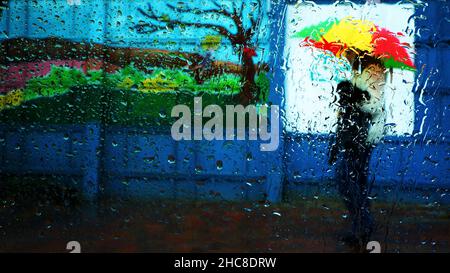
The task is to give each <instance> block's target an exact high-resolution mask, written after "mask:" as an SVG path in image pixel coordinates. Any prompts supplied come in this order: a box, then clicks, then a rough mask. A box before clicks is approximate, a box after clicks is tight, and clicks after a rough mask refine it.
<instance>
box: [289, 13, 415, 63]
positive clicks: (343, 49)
mask: <svg viewBox="0 0 450 273" xmlns="http://www.w3.org/2000/svg"><path fill="white" fill-rule="evenodd" d="M399 36H404V35H403V34H402V33H394V32H392V31H389V30H387V29H385V28H381V27H379V26H377V25H375V24H374V23H373V22H371V21H367V20H358V19H354V18H352V17H346V18H344V19H342V20H337V19H328V20H327V21H324V22H321V23H319V24H317V25H313V26H309V27H306V28H304V29H302V30H301V31H299V32H297V33H295V34H294V36H293V37H294V38H304V39H305V45H307V46H313V47H316V48H319V49H322V50H326V51H330V52H332V53H333V54H334V55H335V56H337V57H339V58H340V57H342V56H344V57H347V58H349V56H350V55H352V54H348V53H349V51H352V52H354V53H356V55H358V56H361V55H364V54H368V55H370V56H373V57H376V58H379V59H381V60H382V61H383V63H384V65H385V67H386V68H400V69H406V70H413V71H414V70H415V69H416V67H415V66H414V63H413V61H412V59H411V57H410V55H409V53H408V51H407V49H410V48H411V46H410V45H409V44H407V43H402V42H400V40H399V38H398V37H399ZM353 55H354V54H353ZM349 61H351V60H349Z"/></svg>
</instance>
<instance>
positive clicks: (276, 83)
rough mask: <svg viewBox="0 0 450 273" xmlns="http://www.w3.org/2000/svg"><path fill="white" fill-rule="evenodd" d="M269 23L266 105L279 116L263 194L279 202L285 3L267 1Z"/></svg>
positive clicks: (282, 173) (283, 0)
mask: <svg viewBox="0 0 450 273" xmlns="http://www.w3.org/2000/svg"><path fill="white" fill-rule="evenodd" d="M268 2H269V3H270V11H269V22H270V41H269V42H270V52H271V54H270V57H269V66H270V68H271V71H270V73H271V75H270V78H271V83H270V95H269V101H270V103H271V104H272V105H278V106H279V107H280V113H278V114H279V115H278V116H279V121H278V122H279V124H278V126H279V128H280V133H279V136H278V137H279V147H278V150H276V151H274V152H269V153H271V155H270V156H269V157H268V158H270V161H271V162H270V163H271V164H272V165H273V168H269V170H268V172H269V173H268V174H267V184H266V194H267V199H268V200H269V201H270V202H279V201H281V198H282V191H283V182H284V180H285V179H284V173H285V171H284V168H283V166H284V160H283V158H284V124H283V122H282V120H283V119H284V105H283V101H284V96H285V89H284V73H283V71H282V69H281V67H282V62H283V59H284V58H283V55H284V44H285V32H286V24H285V16H286V7H287V3H286V1H285V0H269V1H268Z"/></svg>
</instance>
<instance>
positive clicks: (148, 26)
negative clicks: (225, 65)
mask: <svg viewBox="0 0 450 273" xmlns="http://www.w3.org/2000/svg"><path fill="white" fill-rule="evenodd" d="M211 3H212V5H213V7H211V8H191V7H188V6H186V5H185V4H178V5H177V6H174V5H172V4H170V3H166V4H165V6H166V7H167V8H168V9H169V10H170V11H171V13H170V14H160V13H157V12H156V11H155V7H154V5H152V4H148V6H147V9H146V10H144V9H141V8H140V9H139V12H140V13H141V14H142V15H144V17H145V18H146V21H141V22H139V23H138V24H137V25H136V26H135V28H136V30H137V32H138V33H141V34H152V33H156V32H159V31H167V30H174V29H175V28H177V27H180V28H188V27H190V28H202V29H209V30H211V31H214V32H216V33H218V35H221V36H223V37H224V38H226V39H228V40H229V41H230V43H231V45H232V46H233V49H234V50H235V52H236V53H237V54H238V56H239V59H240V63H241V65H242V69H241V79H242V90H241V92H240V94H239V100H240V102H241V103H242V104H249V103H250V102H252V101H255V100H257V99H258V97H259V93H260V90H259V89H258V87H257V85H256V84H255V76H256V71H257V69H256V67H255V63H254V61H253V57H255V56H256V47H257V46H258V45H257V44H258V34H259V30H260V27H261V20H262V18H263V5H262V0H240V2H239V1H236V0H232V1H231V3H230V1H228V3H229V5H225V4H224V3H222V4H221V3H218V2H217V1H212V2H211ZM208 14H210V15H215V16H218V17H220V18H221V19H217V20H215V22H217V23H211V22H205V15H208ZM183 15H191V17H194V18H195V19H194V20H185V19H180V18H184V17H186V16H183ZM218 17H216V18H218ZM228 21H229V22H230V23H231V25H230V24H228ZM221 22H222V24H221ZM224 22H225V23H224ZM225 24H227V26H225Z"/></svg>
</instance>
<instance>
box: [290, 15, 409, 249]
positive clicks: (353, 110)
mask: <svg viewBox="0 0 450 273" xmlns="http://www.w3.org/2000/svg"><path fill="white" fill-rule="evenodd" d="M399 35H401V34H394V33H393V32H391V31H389V30H386V29H384V28H380V27H378V26H377V25H375V24H374V23H373V22H370V21H363V20H357V19H354V18H351V17H347V18H344V19H342V20H336V19H333V20H328V21H325V22H322V23H320V24H318V25H315V26H311V27H307V28H305V29H303V30H302V31H300V32H298V33H296V34H295V37H299V38H305V39H304V42H303V43H302V44H301V46H311V47H314V48H318V49H320V50H323V51H325V52H327V53H331V54H333V55H334V56H336V57H338V58H343V59H344V60H346V61H348V62H349V63H350V66H351V67H352V78H351V80H346V81H342V82H340V83H339V84H338V86H337V95H338V97H339V100H338V106H339V111H338V121H337V129H336V135H335V137H334V138H332V141H331V143H330V150H329V160H328V163H329V164H330V165H332V164H336V165H337V172H336V173H337V176H336V181H337V188H338V191H339V194H340V195H341V197H342V199H343V201H344V204H345V206H346V208H347V210H348V211H349V215H350V219H351V221H352V233H351V234H350V235H349V236H346V237H345V238H344V241H345V242H346V243H347V244H349V245H350V246H351V247H354V249H355V250H356V251H358V252H362V251H365V247H366V245H367V243H368V242H369V241H370V237H371V235H372V233H373V231H374V220H373V217H372V215H371V212H370V199H369V194H370V192H369V190H370V189H369V182H368V173H369V162H370V157H371V154H372V151H373V149H374V147H375V145H376V144H377V143H378V142H379V141H380V140H381V139H382V137H383V135H384V125H385V117H386V114H385V107H384V86H385V83H386V78H387V73H386V72H387V71H388V70H390V72H391V75H392V69H394V68H401V69H408V70H415V67H414V64H413V62H412V60H411V58H410V56H409V54H408V52H407V51H406V48H407V47H408V45H407V44H404V43H400V41H399V39H398V38H397V36H399Z"/></svg>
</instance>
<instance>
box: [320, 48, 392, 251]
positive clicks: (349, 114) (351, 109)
mask: <svg viewBox="0 0 450 273" xmlns="http://www.w3.org/2000/svg"><path fill="white" fill-rule="evenodd" d="M357 62H359V63H358V64H356V66H359V70H361V68H363V69H364V70H363V71H362V72H361V71H360V72H355V73H356V75H358V76H357V79H353V80H352V82H350V81H343V82H341V83H339V84H338V86H337V94H338V95H339V101H338V104H339V114H338V122H337V130H336V135H335V137H334V138H332V143H331V144H330V150H329V162H328V163H329V164H330V165H331V164H334V163H336V165H337V169H336V180H337V188H338V192H339V194H340V195H341V196H342V198H343V201H344V204H345V206H346V208H347V209H348V211H349V216H350V219H351V221H352V234H351V235H348V236H346V237H345V238H344V241H345V242H346V243H347V244H348V245H350V246H351V247H354V248H355V250H356V251H359V252H361V251H365V247H366V245H367V243H368V242H369V240H370V236H371V235H372V233H373V231H374V220H373V217H372V215H371V212H370V200H369V182H368V172H369V161H370V157H371V154H372V151H373V149H374V147H375V145H374V143H376V141H377V140H378V139H380V135H377V136H374V135H376V134H380V132H379V131H380V130H374V129H376V127H377V124H376V123H377V122H378V120H380V119H379V118H378V117H379V112H380V111H383V109H382V107H378V108H381V109H375V107H373V105H378V106H379V105H380V103H379V102H380V101H381V100H380V96H379V95H380V92H381V93H382V91H380V90H382V86H381V85H382V83H383V81H384V69H383V65H382V64H381V63H380V62H379V61H378V60H377V59H373V58H368V57H366V58H365V59H364V60H358V61H357ZM356 70H357V67H354V71H356ZM355 78H356V77H355ZM360 87H362V88H364V89H365V90H363V89H362V88H360ZM381 95H382V94H381ZM377 110H380V111H377ZM378 123H380V122H378ZM381 123H382V122H381ZM381 125H382V126H384V124H383V123H382V124H381ZM372 127H373V128H372ZM374 139H375V141H374Z"/></svg>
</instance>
